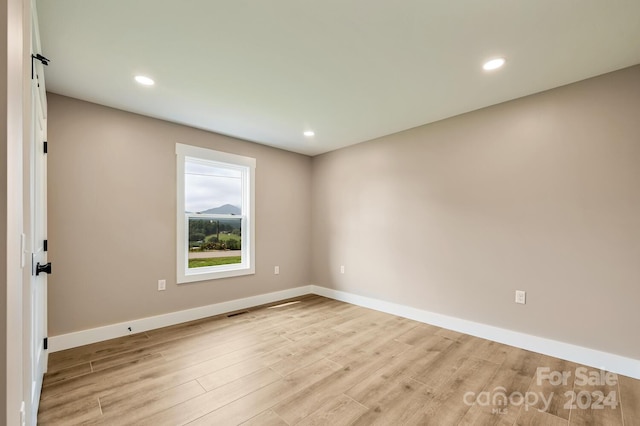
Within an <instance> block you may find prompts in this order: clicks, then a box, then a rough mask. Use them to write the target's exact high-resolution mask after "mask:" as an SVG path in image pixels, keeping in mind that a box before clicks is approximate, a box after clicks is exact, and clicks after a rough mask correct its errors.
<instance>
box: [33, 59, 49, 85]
mask: <svg viewBox="0 0 640 426" xmlns="http://www.w3.org/2000/svg"><path fill="white" fill-rule="evenodd" d="M34 59H35V60H37V61H40V62H42V65H45V66H46V65H49V62H50V61H49V59H47V58H45V57H44V56H42V55H41V54H39V53H37V54H35V55H31V78H32V79H33V77H34V76H35V66H34V65H33V61H34Z"/></svg>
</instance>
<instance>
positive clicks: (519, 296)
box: [516, 290, 527, 305]
mask: <svg viewBox="0 0 640 426" xmlns="http://www.w3.org/2000/svg"><path fill="white" fill-rule="evenodd" d="M516 303H519V304H521V305H524V304H526V303H527V292H526V291H522V290H516Z"/></svg>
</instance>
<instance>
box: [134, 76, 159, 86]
mask: <svg viewBox="0 0 640 426" xmlns="http://www.w3.org/2000/svg"><path fill="white" fill-rule="evenodd" d="M135 79H136V81H137V82H138V83H140V84H142V85H143V86H153V85H154V84H156V82H155V81H153V80H152V79H150V78H149V77H146V76H144V75H136V77H135Z"/></svg>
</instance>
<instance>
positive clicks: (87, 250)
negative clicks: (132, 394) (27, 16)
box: [48, 94, 311, 336]
mask: <svg viewBox="0 0 640 426" xmlns="http://www.w3.org/2000/svg"><path fill="white" fill-rule="evenodd" d="M48 99H49V120H48V124H49V154H48V161H49V164H48V167H49V182H48V189H49V194H48V195H49V198H48V206H49V211H48V214H49V235H48V236H49V260H50V261H51V262H52V264H53V271H54V273H53V274H52V275H51V276H50V277H49V334H50V336H55V335H59V334H64V333H69V332H73V331H78V330H84V329H88V328H94V327H99V326H103V325H109V324H114V323H119V322H124V321H127V320H133V319H139V318H144V317H148V316H152V315H160V314H164V313H169V312H174V311H179V310H184V309H189V308H194V307H198V306H204V305H210V304H213V303H219V302H224V301H227V300H233V299H240V298H244V297H249V296H253V295H258V294H264V293H269V292H274V291H278V290H283V289H287V288H293V287H298V286H300V285H306V284H308V283H309V279H310V272H309V271H310V266H309V262H310V241H309V240H310V218H311V215H310V204H311V203H310V185H311V181H310V177H311V167H310V161H311V160H310V158H309V157H306V156H303V155H299V154H293V153H290V152H286V151H282V150H278V149H274V148H270V147H266V146H262V145H257V144H254V143H250V142H246V141H241V140H237V139H233V138H230V137H226V136H222V135H218V134H213V133H209V132H205V131H201V130H197V129H193V128H189V127H185V126H181V125H177V124H173V123H168V122H164V121H161V120H156V119H153V118H149V117H143V116H140V115H136V114H132V113H127V112H123V111H119V110H115V109H111V108H107V107H103V106H99V105H96V104H92V103H88V102H83V101H79V100H76V99H72V98H68V97H63V96H59V95H55V94H49V97H48ZM176 143H182V144H190V145H195V146H200V147H206V148H211V149H216V150H220V151H225V152H230V153H233V154H238V155H244V156H249V157H253V158H256V162H257V163H256V164H257V167H256V193H255V194H256V217H255V222H256V274H255V275H250V276H243V277H236V278H229V279H220V280H212V281H205V282H198V283H191V284H180V285H177V284H176V155H175V144H176ZM213 207H215V206H213ZM275 265H278V266H280V274H279V275H274V273H273V271H274V266H275ZM159 279H166V280H167V290H166V291H161V292H159V291H157V282H158V280H159Z"/></svg>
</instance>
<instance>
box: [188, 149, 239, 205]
mask: <svg viewBox="0 0 640 426" xmlns="http://www.w3.org/2000/svg"><path fill="white" fill-rule="evenodd" d="M225 204H231V205H232V206H236V207H238V208H241V207H242V174H241V172H240V171H239V170H233V169H230V168H225V167H216V166H214V165H211V164H207V163H206V162H204V161H202V160H196V159H190V158H187V159H186V161H185V211H187V212H191V213H198V212H204V211H206V210H209V209H213V208H216V207H220V206H224V205H225Z"/></svg>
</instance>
